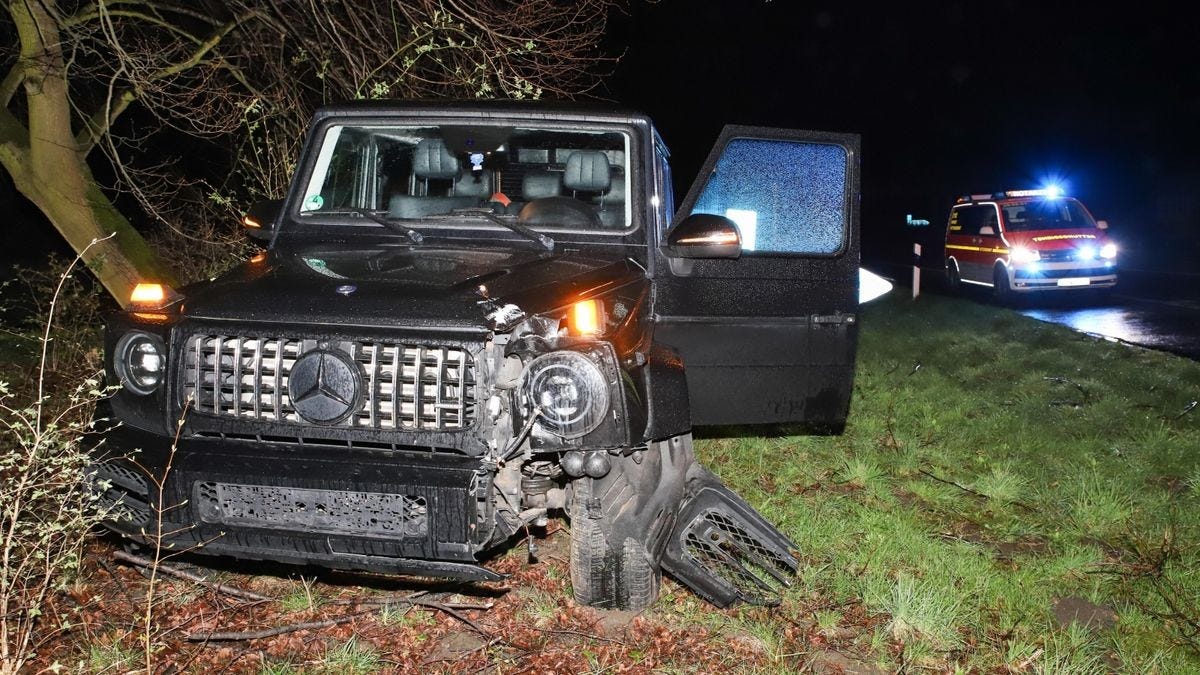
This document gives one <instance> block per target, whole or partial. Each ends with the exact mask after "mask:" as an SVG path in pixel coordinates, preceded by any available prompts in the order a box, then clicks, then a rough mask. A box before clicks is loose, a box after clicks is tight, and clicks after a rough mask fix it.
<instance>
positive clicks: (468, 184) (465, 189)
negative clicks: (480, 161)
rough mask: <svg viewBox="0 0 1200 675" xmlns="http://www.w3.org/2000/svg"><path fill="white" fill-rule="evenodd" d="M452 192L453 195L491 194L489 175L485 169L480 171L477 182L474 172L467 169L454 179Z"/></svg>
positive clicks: (475, 195) (478, 195) (477, 195)
mask: <svg viewBox="0 0 1200 675" xmlns="http://www.w3.org/2000/svg"><path fill="white" fill-rule="evenodd" d="M453 192H454V196H455V197H490V196H492V179H491V175H490V174H488V173H487V172H486V171H485V172H483V173H481V174H480V175H479V182H478V183H476V182H475V174H473V173H471V172H470V171H468V172H466V173H464V174H463V175H462V176H460V177H459V178H458V179H456V180H455V181H454V190H453Z"/></svg>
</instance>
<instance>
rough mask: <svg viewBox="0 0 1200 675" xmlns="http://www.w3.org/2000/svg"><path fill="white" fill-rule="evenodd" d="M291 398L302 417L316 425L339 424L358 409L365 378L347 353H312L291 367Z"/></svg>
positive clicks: (289, 389) (289, 382) (289, 393)
mask: <svg viewBox="0 0 1200 675" xmlns="http://www.w3.org/2000/svg"><path fill="white" fill-rule="evenodd" d="M288 396H290V397H291V399H292V407H294V408H295V409H296V414H298V415H300V417H303V418H304V419H306V420H308V421H309V422H312V423H314V424H337V423H338V422H341V421H342V420H344V419H346V418H347V417H349V416H350V414H351V413H353V412H355V411H357V410H358V409H359V407H360V405H361V403H362V402H361V400H360V398H361V396H362V376H361V374H360V373H359V372H358V365H357V364H355V363H354V362H353V361H351V360H350V358H349V357H348V356H346V355H345V354H343V353H341V352H335V351H325V350H313V351H310V352H308V353H307V354H305V355H304V356H301V357H300V358H299V359H298V360H297V361H296V365H294V366H292V373H291V375H290V376H289V377H288Z"/></svg>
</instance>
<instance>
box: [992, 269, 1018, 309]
mask: <svg viewBox="0 0 1200 675" xmlns="http://www.w3.org/2000/svg"><path fill="white" fill-rule="evenodd" d="M992 295H993V296H994V297H995V298H996V301H997V302H1000V303H1006V302H1010V301H1012V299H1013V292H1012V287H1011V286H1009V285H1008V272H1006V271H1005V270H1004V268H1003V267H1001V266H1000V265H997V266H996V269H995V271H993V272H992Z"/></svg>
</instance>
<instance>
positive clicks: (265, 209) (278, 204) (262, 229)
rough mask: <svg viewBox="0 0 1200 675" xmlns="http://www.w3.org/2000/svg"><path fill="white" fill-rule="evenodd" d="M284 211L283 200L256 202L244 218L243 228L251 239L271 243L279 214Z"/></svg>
mask: <svg viewBox="0 0 1200 675" xmlns="http://www.w3.org/2000/svg"><path fill="white" fill-rule="evenodd" d="M282 209H283V200H282V199H270V200H264V201H260V202H254V204H253V205H251V206H250V210H249V211H247V212H246V215H245V216H243V217H242V227H244V228H245V229H246V234H247V235H248V236H249V237H250V238H251V239H257V240H259V241H271V235H272V234H273V233H274V232H275V223H276V221H278V220H279V212H280V211H281V210H282Z"/></svg>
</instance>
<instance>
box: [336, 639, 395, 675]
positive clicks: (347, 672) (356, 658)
mask: <svg viewBox="0 0 1200 675" xmlns="http://www.w3.org/2000/svg"><path fill="white" fill-rule="evenodd" d="M382 667H383V662H382V661H381V659H380V656H379V653H378V652H377V651H375V649H373V648H372V647H371V646H370V645H369V644H366V643H360V642H359V641H358V640H357V639H356V638H350V639H349V640H347V641H346V642H343V643H342V644H340V645H337V646H336V647H332V648H330V649H329V651H327V652H325V658H324V659H323V661H322V663H321V669H322V672H326V673H331V674H333V673H336V674H337V675H366V674H367V673H374V672H377V671H378V670H380V669H381V668H382Z"/></svg>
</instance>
